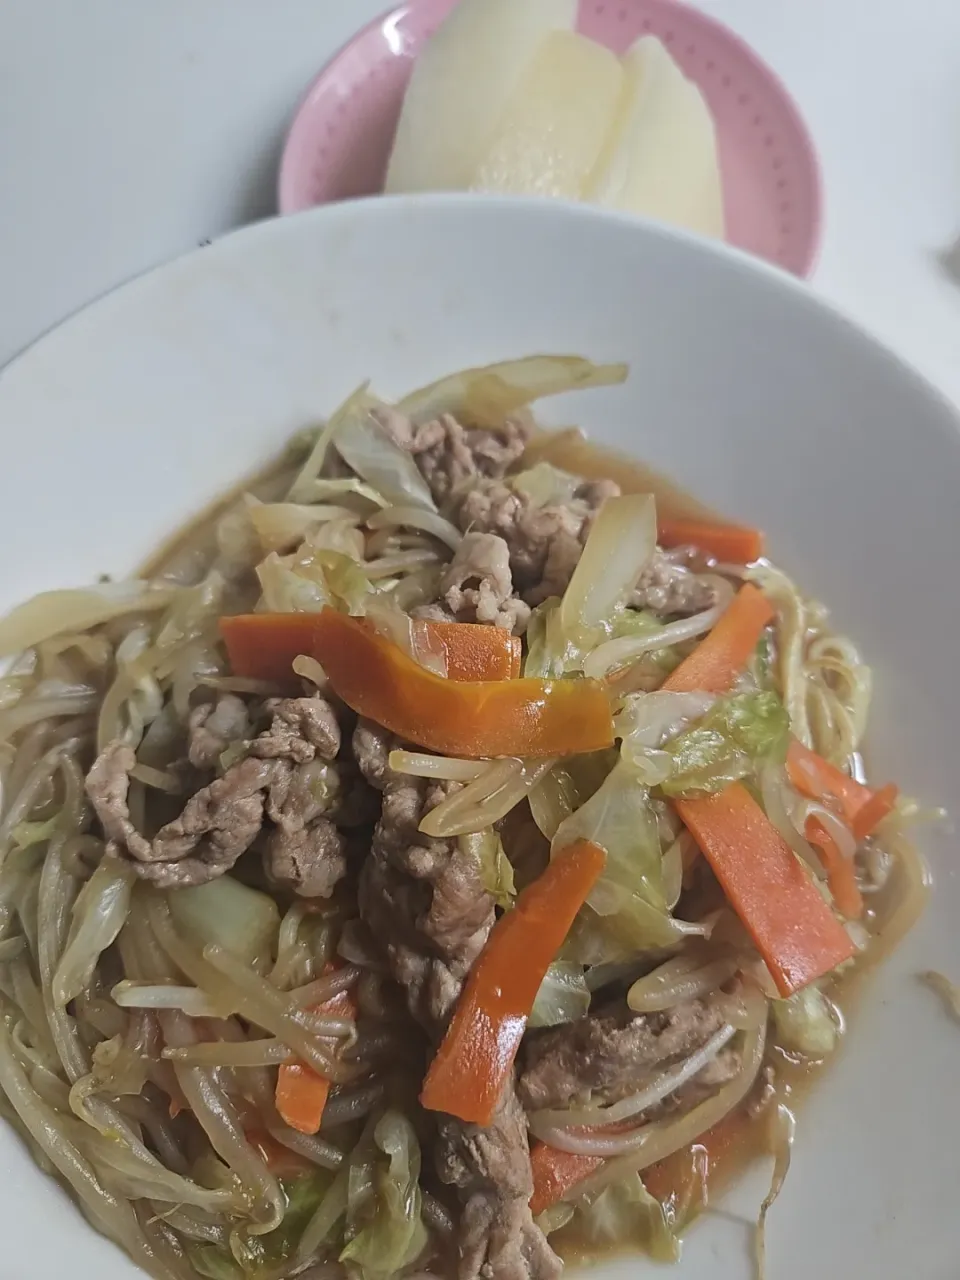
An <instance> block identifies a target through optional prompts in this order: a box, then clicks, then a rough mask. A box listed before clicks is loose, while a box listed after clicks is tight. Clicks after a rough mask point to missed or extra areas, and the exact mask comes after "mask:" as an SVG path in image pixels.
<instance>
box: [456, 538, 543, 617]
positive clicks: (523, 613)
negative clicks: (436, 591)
mask: <svg viewBox="0 0 960 1280" xmlns="http://www.w3.org/2000/svg"><path fill="white" fill-rule="evenodd" d="M440 594H441V596H442V597H443V600H444V602H445V604H446V605H447V607H448V608H449V609H450V612H451V613H452V614H453V616H454V617H455V618H456V619H457V621H458V622H486V623H492V624H493V625H494V626H497V627H503V628H505V629H506V630H507V631H512V632H514V633H515V634H516V635H520V634H522V632H523V631H524V630H526V626H527V621H528V619H529V617H530V606H529V605H528V604H526V603H524V601H523V600H521V599H520V598H519V597H518V596H515V595H514V594H513V578H512V576H511V574H510V548H509V547H508V546H507V544H506V543H505V542H504V540H503V538H500V537H498V536H497V535H496V534H495V533H465V534H464V536H463V541H462V542H461V543H460V546H459V547H458V548H457V550H456V552H455V553H454V556H453V560H452V561H451V562H450V565H449V567H448V568H447V570H446V572H445V573H444V575H443V577H442V578H441V580H440Z"/></svg>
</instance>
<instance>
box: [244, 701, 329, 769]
mask: <svg viewBox="0 0 960 1280" xmlns="http://www.w3.org/2000/svg"><path fill="white" fill-rule="evenodd" d="M265 709H266V710H267V711H268V712H270V713H272V715H273V722H272V723H271V725H270V728H269V729H267V730H266V732H265V733H261V734H260V736H259V737H258V738H257V740H256V742H254V743H253V744H252V746H251V748H250V751H251V753H252V754H253V755H257V756H261V757H262V758H263V759H276V758H283V759H287V760H294V761H296V763H297V764H304V763H305V762H306V761H307V760H312V759H313V758H314V756H317V755H319V756H320V757H321V759H323V760H333V759H334V758H335V756H336V754H337V752H338V751H339V750H340V726H339V725H338V724H337V718H336V716H335V715H334V714H333V708H332V707H331V706H330V703H329V702H327V700H326V699H325V698H276V699H274V700H272V701H270V702H268V703H267V704H266V708H265Z"/></svg>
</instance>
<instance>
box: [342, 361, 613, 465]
mask: <svg viewBox="0 0 960 1280" xmlns="http://www.w3.org/2000/svg"><path fill="white" fill-rule="evenodd" d="M627 372H628V370H627V366H626V365H625V364H593V363H592V362H591V361H590V360H585V359H584V358H583V357H582V356H527V357H525V358H524V359H522V360H504V361H502V362H500V363H499V364H488V365H482V366H480V367H478V368H475V369H464V370H462V371H461V372H460V373H454V374H450V375H449V376H448V377H446V378H440V379H439V380H438V381H437V382H431V383H430V384H429V386H426V387H420V388H419V389H418V390H417V391H411V392H410V394H409V395H407V396H404V398H403V399H402V400H401V401H400V403H399V404H398V405H397V408H398V409H399V410H400V412H401V413H405V414H406V415H407V417H408V418H410V419H411V420H412V421H413V422H414V423H421V422H429V421H430V420H431V419H433V418H438V417H440V415H441V414H443V413H452V414H455V415H456V416H457V417H458V418H459V419H460V421H461V422H463V423H465V424H466V425H468V426H474V427H499V426H501V425H502V423H503V422H504V421H505V419H506V418H508V417H509V416H510V414H511V413H514V412H516V410H517V409H522V408H525V407H526V406H527V405H529V404H533V402H534V401H535V400H540V399H541V398H542V397H543V396H554V395H559V394H560V393H561V392H564V391H585V390H586V389H587V388H588V387H610V386H614V385H616V384H617V383H621V382H625V381H626V378H627ZM348 461H349V459H348Z"/></svg>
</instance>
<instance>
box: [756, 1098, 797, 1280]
mask: <svg viewBox="0 0 960 1280" xmlns="http://www.w3.org/2000/svg"><path fill="white" fill-rule="evenodd" d="M796 1129H797V1122H796V1120H795V1119H794V1116H793V1112H792V1111H791V1110H790V1108H789V1107H787V1106H785V1105H784V1104H783V1103H782V1102H779V1103H777V1106H776V1109H775V1110H774V1112H773V1119H772V1122H771V1133H770V1138H771V1145H772V1146H773V1155H774V1163H773V1173H772V1174H771V1175H770V1190H769V1191H768V1192H767V1194H766V1195H765V1196H764V1198H763V1204H761V1206H760V1212H759V1214H758V1215H757V1230H756V1235H755V1236H754V1256H755V1259H756V1264H757V1280H765V1277H766V1263H767V1235H766V1232H767V1214H768V1213H769V1212H770V1209H771V1208H772V1206H773V1204H774V1202H775V1201H776V1199H777V1197H778V1196H779V1194H780V1192H781V1191H782V1190H783V1184H784V1183H785V1182H786V1180H787V1174H788V1173H789V1172H790V1155H791V1152H792V1150H793V1139H794V1134H795V1133H796Z"/></svg>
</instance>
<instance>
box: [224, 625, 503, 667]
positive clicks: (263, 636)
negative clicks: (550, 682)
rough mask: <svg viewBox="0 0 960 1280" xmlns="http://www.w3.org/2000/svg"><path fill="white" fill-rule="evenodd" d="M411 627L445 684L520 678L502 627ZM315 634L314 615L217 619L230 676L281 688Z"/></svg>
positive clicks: (310, 652)
mask: <svg viewBox="0 0 960 1280" xmlns="http://www.w3.org/2000/svg"><path fill="white" fill-rule="evenodd" d="M357 621H361V620H360V619H357ZM362 625H368V624H366V623H365V622H364V623H362ZM414 625H415V626H417V627H422V628H423V629H424V631H425V632H426V634H427V636H428V637H429V638H430V639H431V640H435V641H436V642H437V643H438V644H439V646H440V648H441V649H442V651H443V655H444V657H445V659H446V663H447V676H448V677H449V679H451V680H510V679H515V678H516V677H517V676H519V674H520V662H521V658H522V653H523V648H522V645H521V643H520V640H519V638H518V637H517V636H512V635H511V634H510V632H509V631H505V630H504V629H503V628H502V627H488V626H484V625H482V624H480V623H472V622H434V621H428V620H424V619H420V620H418V621H417V622H415V623H414ZM316 628H317V615H316V614H315V613H243V614H238V615H236V616H234V617H225V618H221V619H220V634H221V635H222V636H223V639H224V643H225V644H226V646H227V657H228V658H229V659H230V668H231V670H232V671H233V674H234V675H237V676H247V677H250V678H251V679H254V680H269V681H271V682H272V683H274V684H284V685H285V684H291V683H295V677H294V676H293V672H292V670H291V668H292V666H293V660H294V658H296V657H298V656H299V655H300V654H301V653H306V654H312V653H313V647H314V636H315V633H316Z"/></svg>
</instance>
